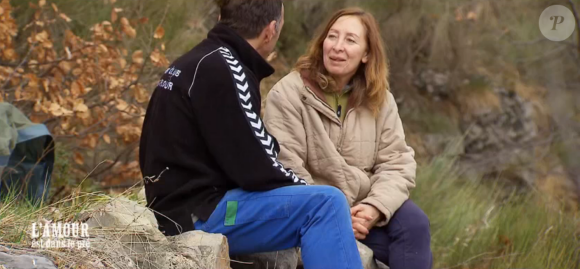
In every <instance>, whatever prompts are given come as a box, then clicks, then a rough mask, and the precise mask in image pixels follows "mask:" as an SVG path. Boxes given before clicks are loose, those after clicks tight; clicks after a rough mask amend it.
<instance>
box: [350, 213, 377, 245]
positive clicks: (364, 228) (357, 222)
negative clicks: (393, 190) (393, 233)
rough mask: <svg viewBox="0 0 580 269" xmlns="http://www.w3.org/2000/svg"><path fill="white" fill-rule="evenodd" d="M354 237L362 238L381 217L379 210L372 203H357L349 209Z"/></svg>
mask: <svg viewBox="0 0 580 269" xmlns="http://www.w3.org/2000/svg"><path fill="white" fill-rule="evenodd" d="M350 216H351V219H352V228H353V231H354V237H355V238H356V239H358V240H363V239H365V238H366V236H367V235H368V234H369V231H370V230H371V229H372V228H373V227H374V226H375V224H376V223H377V222H378V221H379V219H380V218H381V212H379V210H377V209H376V208H375V207H374V206H372V205H367V204H359V205H356V206H353V207H352V208H351V209H350Z"/></svg>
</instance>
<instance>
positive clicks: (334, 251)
mask: <svg viewBox="0 0 580 269" xmlns="http://www.w3.org/2000/svg"><path fill="white" fill-rule="evenodd" d="M195 229H197V230H202V231H205V232H208V233H220V234H223V235H225V236H226V237H227V239H228V243H229V247H230V255H237V254H248V253H258V252H269V251H277V250H283V249H288V248H292V247H301V251H302V260H303V261H304V268H306V269H309V268H316V269H324V268H328V269H341V268H353V269H354V268H356V269H362V262H361V259H360V255H359V252H358V249H357V246H356V241H355V238H354V233H353V232H352V222H351V217H350V208H349V206H348V203H347V201H346V198H345V196H344V194H343V193H342V192H341V191H340V190H338V189H337V188H335V187H330V186H290V187H284V188H278V189H274V190H271V191H265V192H247V191H244V190H241V189H233V190H230V191H228V192H227V193H226V195H225V196H224V198H222V200H221V201H220V203H219V204H218V206H217V207H216V209H215V211H214V212H213V213H212V215H211V216H210V218H209V219H208V220H207V221H205V222H204V221H201V220H198V221H196V222H195Z"/></svg>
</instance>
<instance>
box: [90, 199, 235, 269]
mask: <svg viewBox="0 0 580 269" xmlns="http://www.w3.org/2000/svg"><path fill="white" fill-rule="evenodd" d="M84 214H85V215H86V217H85V218H87V217H88V220H87V224H89V235H90V236H91V237H93V238H91V250H94V251H95V252H98V253H100V255H98V256H99V257H101V258H102V260H103V261H104V262H105V263H106V264H110V265H113V266H114V267H116V268H136V267H138V268H145V269H148V268H151V269H152V268H168V269H186V268H192V269H228V268H230V267H229V262H230V260H229V251H228V249H229V247H228V245H227V240H226V238H225V237H224V236H223V235H220V234H207V233H204V232H201V231H191V232H187V233H183V234H181V235H178V236H173V237H165V236H164V235H163V234H162V233H161V232H160V231H159V229H158V228H157V227H158V225H157V221H156V219H155V216H154V215H153V212H151V210H149V209H148V208H147V207H145V206H143V205H141V204H139V203H137V202H135V201H131V200H129V199H126V198H116V199H113V200H112V201H111V202H109V203H108V204H106V205H105V206H103V207H101V208H98V209H96V210H93V212H91V213H84ZM111 257H113V258H111ZM99 263H101V261H97V264H99Z"/></svg>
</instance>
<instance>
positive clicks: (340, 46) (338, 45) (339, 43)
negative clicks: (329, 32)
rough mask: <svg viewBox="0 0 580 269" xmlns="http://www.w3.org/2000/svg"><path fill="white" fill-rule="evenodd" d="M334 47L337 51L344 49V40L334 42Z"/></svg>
mask: <svg viewBox="0 0 580 269" xmlns="http://www.w3.org/2000/svg"><path fill="white" fill-rule="evenodd" d="M332 49H333V50H335V51H337V52H340V51H342V50H343V49H344V46H343V42H342V40H338V41H336V43H334V46H332Z"/></svg>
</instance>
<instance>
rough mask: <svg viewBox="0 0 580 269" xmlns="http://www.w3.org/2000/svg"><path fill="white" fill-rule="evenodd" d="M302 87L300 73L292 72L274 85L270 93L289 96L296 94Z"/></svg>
mask: <svg viewBox="0 0 580 269" xmlns="http://www.w3.org/2000/svg"><path fill="white" fill-rule="evenodd" d="M302 87H304V82H303V81H302V77H301V76H300V73H298V71H292V72H290V73H289V74H288V75H286V76H284V77H283V78H282V79H280V80H279V81H278V82H277V83H276V84H274V87H272V91H277V92H280V93H285V94H290V93H294V92H298V90H300V89H301V88H302Z"/></svg>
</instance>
